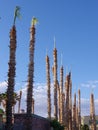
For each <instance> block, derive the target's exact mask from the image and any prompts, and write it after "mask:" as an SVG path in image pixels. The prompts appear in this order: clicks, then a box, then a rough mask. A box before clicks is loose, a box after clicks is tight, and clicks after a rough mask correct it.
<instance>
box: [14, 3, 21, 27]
mask: <svg viewBox="0 0 98 130" xmlns="http://www.w3.org/2000/svg"><path fill="white" fill-rule="evenodd" d="M17 17H18V18H21V15H20V7H19V6H16V7H15V11H14V22H13V25H15V21H16V18H17Z"/></svg>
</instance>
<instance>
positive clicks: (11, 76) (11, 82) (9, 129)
mask: <svg viewBox="0 0 98 130" xmlns="http://www.w3.org/2000/svg"><path fill="white" fill-rule="evenodd" d="M19 11H20V7H19V6H16V8H15V12H14V21H13V27H12V29H11V31H10V57H9V63H8V65H9V70H8V88H7V100H6V130H13V124H12V107H13V102H14V94H13V93H14V86H15V70H16V67H15V65H16V58H15V57H16V53H15V52H16V27H15V21H16V18H17V17H18V16H19Z"/></svg>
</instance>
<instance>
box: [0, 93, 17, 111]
mask: <svg viewBox="0 0 98 130" xmlns="http://www.w3.org/2000/svg"><path fill="white" fill-rule="evenodd" d="M18 99H19V96H18V94H17V93H15V92H14V101H13V105H12V106H13V109H14V106H15V104H16V102H17V101H18ZM6 101H7V93H6V92H5V93H1V94H0V103H1V104H2V106H3V108H4V109H5V110H4V111H5V112H6ZM13 113H14V111H13Z"/></svg>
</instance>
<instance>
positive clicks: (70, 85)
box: [69, 73, 72, 130]
mask: <svg viewBox="0 0 98 130" xmlns="http://www.w3.org/2000/svg"><path fill="white" fill-rule="evenodd" d="M69 130H72V81H71V73H70V83H69Z"/></svg>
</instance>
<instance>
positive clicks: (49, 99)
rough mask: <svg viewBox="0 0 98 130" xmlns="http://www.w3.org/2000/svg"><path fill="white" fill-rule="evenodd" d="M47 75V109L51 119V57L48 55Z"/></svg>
mask: <svg viewBox="0 0 98 130" xmlns="http://www.w3.org/2000/svg"><path fill="white" fill-rule="evenodd" d="M46 75H47V105H48V106H47V109H48V118H49V119H51V88H50V87H51V86H50V63H49V57H48V56H46Z"/></svg>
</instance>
